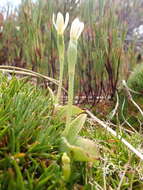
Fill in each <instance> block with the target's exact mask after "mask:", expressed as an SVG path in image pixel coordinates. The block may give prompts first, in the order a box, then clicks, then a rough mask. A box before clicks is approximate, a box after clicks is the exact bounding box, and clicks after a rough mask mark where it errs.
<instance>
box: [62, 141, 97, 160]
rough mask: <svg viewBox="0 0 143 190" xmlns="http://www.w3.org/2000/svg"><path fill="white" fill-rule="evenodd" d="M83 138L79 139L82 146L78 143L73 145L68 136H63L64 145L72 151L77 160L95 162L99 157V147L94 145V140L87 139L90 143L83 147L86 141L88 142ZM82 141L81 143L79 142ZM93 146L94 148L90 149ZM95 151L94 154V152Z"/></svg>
mask: <svg viewBox="0 0 143 190" xmlns="http://www.w3.org/2000/svg"><path fill="white" fill-rule="evenodd" d="M82 139H83V138H81V139H80V140H77V144H80V146H76V145H71V144H70V143H69V142H68V141H67V139H66V138H64V137H62V141H63V145H64V146H66V147H67V149H68V150H69V151H70V153H71V155H72V158H73V159H74V160H75V161H81V162H95V161H96V160H97V159H98V154H97V147H96V146H93V142H92V141H90V140H89V141H87V142H88V145H86V147H83V145H85V144H84V143H85V142H86V141H85V140H87V139H83V140H82ZM79 142H80V143H79ZM90 145H91V146H92V148H93V150H91V148H90V149H88V148H89V147H90ZM93 152H94V154H93Z"/></svg>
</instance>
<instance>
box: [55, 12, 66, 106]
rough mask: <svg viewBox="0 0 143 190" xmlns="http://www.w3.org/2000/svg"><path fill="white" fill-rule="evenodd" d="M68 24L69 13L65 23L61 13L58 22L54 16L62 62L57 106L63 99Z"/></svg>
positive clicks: (60, 60) (58, 15)
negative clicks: (65, 38) (65, 40)
mask: <svg viewBox="0 0 143 190" xmlns="http://www.w3.org/2000/svg"><path fill="white" fill-rule="evenodd" d="M68 22H69V13H66V17H65V21H64V17H63V15H62V14H61V13H60V12H59V13H58V14H57V19H56V21H55V15H54V14H53V25H54V27H55V29H56V30H57V47H58V53H59V62H60V76H59V86H58V92H57V97H56V102H55V104H59V103H60V97H61V90H62V81H63V71H64V57H65V44H64V31H65V29H66V27H67V25H68Z"/></svg>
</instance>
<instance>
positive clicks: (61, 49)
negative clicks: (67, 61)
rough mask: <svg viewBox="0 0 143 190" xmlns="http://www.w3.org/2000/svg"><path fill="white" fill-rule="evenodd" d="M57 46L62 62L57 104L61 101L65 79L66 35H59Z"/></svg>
mask: <svg viewBox="0 0 143 190" xmlns="http://www.w3.org/2000/svg"><path fill="white" fill-rule="evenodd" d="M57 46H58V52H59V62H60V76H59V86H58V92H57V97H56V102H55V103H56V104H59V103H60V96H61V91H62V81H63V72H64V56H65V55H64V53H65V45H64V36H63V35H59V36H58V39H57Z"/></svg>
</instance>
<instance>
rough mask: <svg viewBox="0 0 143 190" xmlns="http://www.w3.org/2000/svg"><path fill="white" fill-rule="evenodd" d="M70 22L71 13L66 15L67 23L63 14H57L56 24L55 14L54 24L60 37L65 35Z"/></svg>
mask: <svg viewBox="0 0 143 190" xmlns="http://www.w3.org/2000/svg"><path fill="white" fill-rule="evenodd" d="M68 22H69V13H66V16H65V21H64V17H63V15H62V13H61V12H59V13H58V14H57V19H56V22H55V14H53V24H54V26H55V29H56V30H57V33H58V34H59V35H63V33H64V31H65V29H66V27H67V25H68Z"/></svg>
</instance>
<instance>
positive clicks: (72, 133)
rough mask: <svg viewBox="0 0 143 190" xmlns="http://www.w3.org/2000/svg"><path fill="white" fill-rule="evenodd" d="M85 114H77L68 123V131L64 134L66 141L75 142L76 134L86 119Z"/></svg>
mask: <svg viewBox="0 0 143 190" xmlns="http://www.w3.org/2000/svg"><path fill="white" fill-rule="evenodd" d="M86 117H87V115H86V114H81V115H79V116H77V117H76V118H75V119H74V120H73V121H72V122H71V123H70V125H69V131H68V134H67V136H66V138H67V139H68V141H69V142H70V143H71V144H72V143H74V142H75V139H76V138H77V135H78V134H79V132H80V131H81V129H82V127H83V125H84V123H85V121H86Z"/></svg>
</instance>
